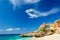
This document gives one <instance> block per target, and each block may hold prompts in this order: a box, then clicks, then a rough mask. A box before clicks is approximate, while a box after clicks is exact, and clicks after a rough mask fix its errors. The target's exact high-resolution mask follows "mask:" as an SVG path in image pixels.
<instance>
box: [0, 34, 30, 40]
mask: <svg viewBox="0 0 60 40" xmlns="http://www.w3.org/2000/svg"><path fill="white" fill-rule="evenodd" d="M29 38H30V37H19V35H11V34H9V35H0V40H29Z"/></svg>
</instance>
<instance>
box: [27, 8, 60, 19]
mask: <svg viewBox="0 0 60 40" xmlns="http://www.w3.org/2000/svg"><path fill="white" fill-rule="evenodd" d="M58 11H59V8H53V9H52V10H50V11H47V12H40V11H38V10H35V9H28V10H26V13H27V14H28V15H29V16H30V17H29V18H37V17H42V16H48V15H51V14H55V13H57V12H58ZM32 12H33V13H32Z"/></svg>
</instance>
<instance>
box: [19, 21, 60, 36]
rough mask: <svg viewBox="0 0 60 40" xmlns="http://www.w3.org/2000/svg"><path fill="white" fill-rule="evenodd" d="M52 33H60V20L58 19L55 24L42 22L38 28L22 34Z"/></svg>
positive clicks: (40, 34) (39, 34) (42, 34)
mask: <svg viewBox="0 0 60 40" xmlns="http://www.w3.org/2000/svg"><path fill="white" fill-rule="evenodd" d="M52 34H60V20H56V21H55V22H54V23H53V24H42V25H41V26H40V27H39V29H38V30H36V31H34V32H31V33H26V34H21V35H20V36H23V37H24V36H31V37H43V36H47V35H52Z"/></svg>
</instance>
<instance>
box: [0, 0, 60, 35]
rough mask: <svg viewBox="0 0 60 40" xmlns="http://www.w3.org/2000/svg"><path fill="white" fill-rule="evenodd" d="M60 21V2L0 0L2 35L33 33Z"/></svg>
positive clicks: (0, 30) (53, 0)
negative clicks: (47, 24) (42, 25)
mask: <svg viewBox="0 0 60 40" xmlns="http://www.w3.org/2000/svg"><path fill="white" fill-rule="evenodd" d="M59 19H60V0H0V34H21V33H27V32H33V31H35V30H37V29H38V28H39V26H40V25H41V24H43V23H53V22H54V21H55V20H59Z"/></svg>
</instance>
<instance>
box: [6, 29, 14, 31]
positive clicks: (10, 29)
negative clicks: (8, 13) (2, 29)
mask: <svg viewBox="0 0 60 40" xmlns="http://www.w3.org/2000/svg"><path fill="white" fill-rule="evenodd" d="M13 30H14V29H13V28H8V29H6V31H13Z"/></svg>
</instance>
